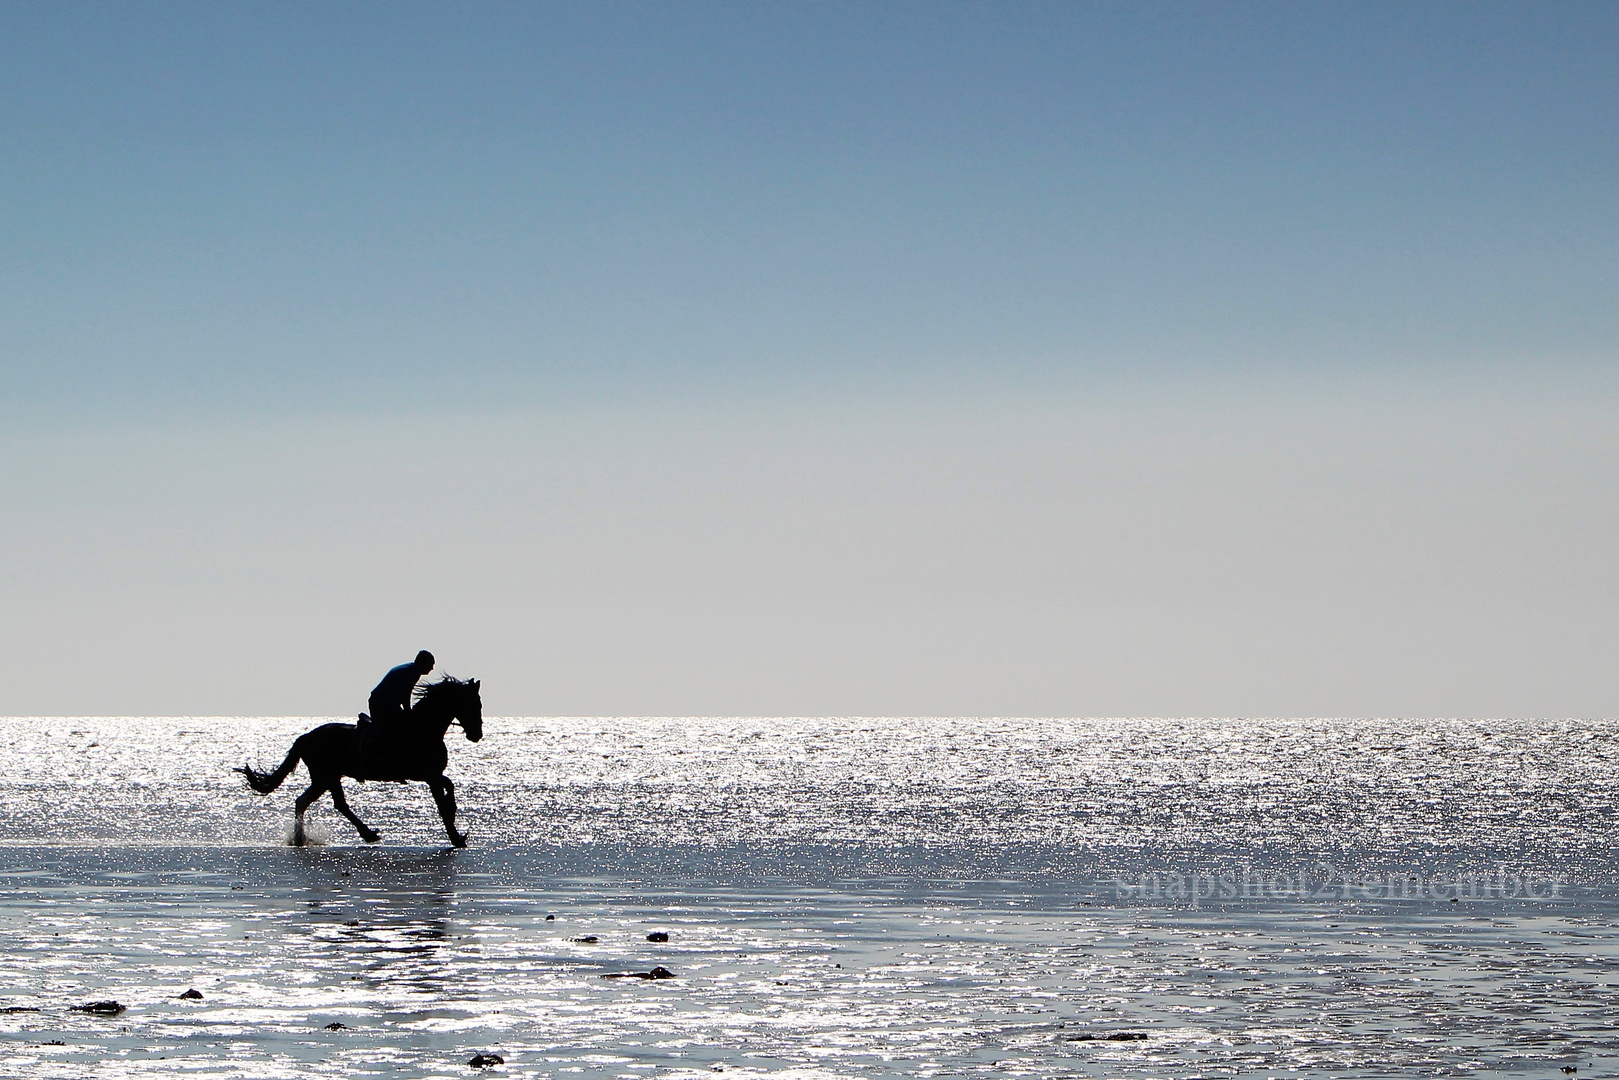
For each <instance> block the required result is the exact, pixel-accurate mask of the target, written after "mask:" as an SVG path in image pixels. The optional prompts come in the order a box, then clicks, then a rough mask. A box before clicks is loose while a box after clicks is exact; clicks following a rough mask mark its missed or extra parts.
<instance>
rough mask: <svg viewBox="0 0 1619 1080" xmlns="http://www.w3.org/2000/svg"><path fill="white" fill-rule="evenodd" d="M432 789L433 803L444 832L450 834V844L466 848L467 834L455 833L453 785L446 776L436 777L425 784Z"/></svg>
mask: <svg viewBox="0 0 1619 1080" xmlns="http://www.w3.org/2000/svg"><path fill="white" fill-rule="evenodd" d="M427 786H428V787H430V788H432V789H433V801H434V802H436V803H438V813H439V817H441V818H443V819H444V831H445V832H447V833H449V834H450V843H452V844H454V845H455V846H456V847H466V846H467V834H466V833H463V832H457V831H456V828H455V785H454V784H452V783H451V782H450V778H449V777H448V776H436V777H434V778H433V779H431V780H429V781H428V782H427Z"/></svg>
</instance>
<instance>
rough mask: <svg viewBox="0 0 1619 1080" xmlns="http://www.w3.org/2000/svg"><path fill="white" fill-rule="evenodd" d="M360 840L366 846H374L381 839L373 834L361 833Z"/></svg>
mask: <svg viewBox="0 0 1619 1080" xmlns="http://www.w3.org/2000/svg"><path fill="white" fill-rule="evenodd" d="M360 839H361V840H364V841H365V842H366V843H368V844H375V843H377V842H378V841H380V840H381V839H382V835H381V834H380V833H374V832H363V833H361V834H360Z"/></svg>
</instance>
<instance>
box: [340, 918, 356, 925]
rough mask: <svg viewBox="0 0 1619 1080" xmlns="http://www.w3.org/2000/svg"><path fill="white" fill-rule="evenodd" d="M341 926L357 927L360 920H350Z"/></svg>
mask: <svg viewBox="0 0 1619 1080" xmlns="http://www.w3.org/2000/svg"><path fill="white" fill-rule="evenodd" d="M343 925H344V926H359V925H360V920H359V919H350V920H349V921H348V922H346V923H344V924H343Z"/></svg>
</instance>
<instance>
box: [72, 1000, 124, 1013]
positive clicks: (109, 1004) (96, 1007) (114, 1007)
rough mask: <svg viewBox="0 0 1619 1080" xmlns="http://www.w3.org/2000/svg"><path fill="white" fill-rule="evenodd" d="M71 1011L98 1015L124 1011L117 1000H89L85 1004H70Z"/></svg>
mask: <svg viewBox="0 0 1619 1080" xmlns="http://www.w3.org/2000/svg"><path fill="white" fill-rule="evenodd" d="M68 1011H69V1012H82V1013H93V1014H95V1015H96V1016H117V1015H118V1014H119V1013H121V1012H123V1011H124V1007H123V1005H121V1004H119V1003H118V1002H116V1001H87V1002H85V1003H84V1004H83V1005H70V1006H69V1007H68Z"/></svg>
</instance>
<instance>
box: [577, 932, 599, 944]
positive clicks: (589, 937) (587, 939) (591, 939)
mask: <svg viewBox="0 0 1619 1080" xmlns="http://www.w3.org/2000/svg"><path fill="white" fill-rule="evenodd" d="M573 940H574V941H576V942H578V943H579V944H581V945H594V944H596V942H598V941H600V940H601V939H600V938H598V937H597V936H596V935H595V934H586V935H585V936H584V937H576V938H574V939H573Z"/></svg>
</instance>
